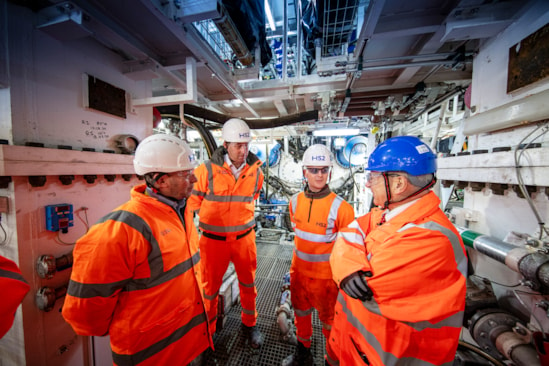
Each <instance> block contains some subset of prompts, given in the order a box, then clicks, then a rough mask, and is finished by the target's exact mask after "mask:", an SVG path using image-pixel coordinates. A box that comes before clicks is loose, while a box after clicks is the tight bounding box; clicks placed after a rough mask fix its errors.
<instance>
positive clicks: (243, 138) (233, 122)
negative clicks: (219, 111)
mask: <svg viewBox="0 0 549 366" xmlns="http://www.w3.org/2000/svg"><path fill="white" fill-rule="evenodd" d="M221 137H222V138H223V141H225V142H250V141H251V140H252V136H251V134H250V127H248V125H247V124H246V122H244V121H243V120H241V119H239V118H231V119H230V120H228V121H227V122H225V124H224V125H223V131H222V132H221Z"/></svg>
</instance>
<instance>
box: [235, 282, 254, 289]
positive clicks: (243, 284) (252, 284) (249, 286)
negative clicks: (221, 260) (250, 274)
mask: <svg viewBox="0 0 549 366" xmlns="http://www.w3.org/2000/svg"><path fill="white" fill-rule="evenodd" d="M238 283H239V284H240V286H242V287H248V288H254V287H255V282H252V283H242V282H240V280H238Z"/></svg>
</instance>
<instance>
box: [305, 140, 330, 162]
mask: <svg viewBox="0 0 549 366" xmlns="http://www.w3.org/2000/svg"><path fill="white" fill-rule="evenodd" d="M303 166H332V153H331V152H330V150H329V149H328V148H327V147H326V146H324V145H321V144H316V145H312V146H310V147H309V148H308V149H307V150H305V153H304V154H303Z"/></svg>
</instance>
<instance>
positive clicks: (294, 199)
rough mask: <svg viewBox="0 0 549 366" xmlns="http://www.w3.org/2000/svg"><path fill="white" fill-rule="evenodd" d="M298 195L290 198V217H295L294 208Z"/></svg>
mask: <svg viewBox="0 0 549 366" xmlns="http://www.w3.org/2000/svg"><path fill="white" fill-rule="evenodd" d="M298 195H299V193H296V194H294V195H293V196H292V198H290V203H291V204H292V205H291V207H292V212H291V214H292V215H295V208H296V207H297V196H298Z"/></svg>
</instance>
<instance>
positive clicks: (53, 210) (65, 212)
mask: <svg viewBox="0 0 549 366" xmlns="http://www.w3.org/2000/svg"><path fill="white" fill-rule="evenodd" d="M71 226H74V220H73V207H72V205H71V204H68V203H61V204H58V205H49V206H46V229H47V230H49V231H59V230H61V232H63V233H67V232H68V231H69V227H71Z"/></svg>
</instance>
